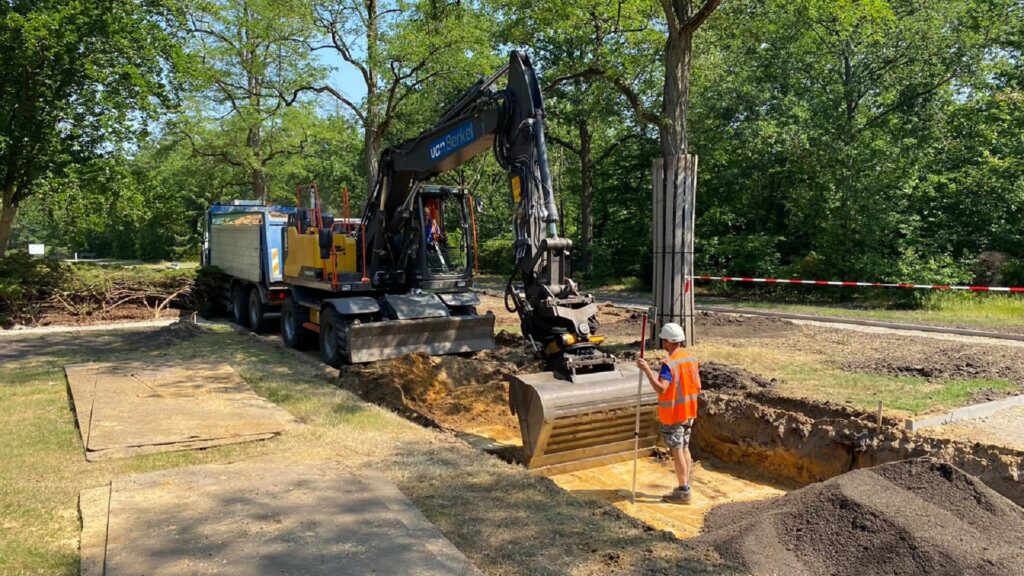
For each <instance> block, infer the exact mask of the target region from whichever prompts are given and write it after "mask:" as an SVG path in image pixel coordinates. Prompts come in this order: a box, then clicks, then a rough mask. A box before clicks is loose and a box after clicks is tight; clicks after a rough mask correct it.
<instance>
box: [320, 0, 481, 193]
mask: <svg viewBox="0 0 1024 576" xmlns="http://www.w3.org/2000/svg"><path fill="white" fill-rule="evenodd" d="M313 4H314V8H313V10H314V13H315V20H316V24H317V27H318V28H319V29H320V32H321V35H322V38H321V39H320V41H319V42H318V43H310V44H309V47H310V48H311V49H312V50H315V51H320V50H326V51H329V52H333V53H335V54H336V55H337V56H339V57H340V58H341V59H342V60H343V61H344V62H345V63H346V65H348V66H352V67H353V68H355V69H356V70H357V71H358V74H359V78H360V81H361V83H362V88H363V89H364V90H365V93H366V95H365V97H364V98H363V99H362V100H357V99H354V98H352V97H351V96H350V92H349V91H348V90H347V89H346V87H344V86H334V85H329V84H311V85H308V86H306V87H304V90H312V91H315V92H318V93H321V94H329V95H331V96H332V97H333V98H334V99H336V100H337V101H338V102H339V103H341V104H342V105H343V106H345V107H346V108H347V109H348V110H349V111H350V112H351V114H352V115H353V116H354V117H355V119H356V120H357V122H358V123H359V124H360V125H361V126H362V129H363V158H364V162H365V165H366V175H367V185H368V187H372V186H373V184H374V182H376V180H377V168H378V163H379V159H380V153H381V150H382V149H383V146H384V144H385V142H387V141H388V139H389V138H391V131H392V130H393V128H394V127H395V124H396V123H397V122H398V119H399V117H400V115H401V114H402V112H403V111H404V108H406V107H407V106H408V105H409V103H410V101H411V100H412V99H414V97H415V96H416V95H417V94H419V93H422V92H424V91H425V89H427V88H428V87H429V86H428V84H431V83H433V84H438V83H446V82H447V83H455V84H456V85H459V84H460V83H461V80H463V79H464V78H465V77H466V75H467V73H483V71H485V70H487V68H488V67H489V65H490V64H491V63H492V62H493V60H490V59H488V55H489V54H490V52H491V42H492V40H491V38H490V36H489V34H488V33H487V31H488V29H489V24H488V22H489V19H488V17H487V16H486V15H485V14H483V13H482V12H480V11H478V10H476V8H475V7H474V6H472V5H471V4H470V3H463V2H436V1H433V0H414V1H411V2H407V1H402V0H314V2H313ZM421 128H422V126H421Z"/></svg>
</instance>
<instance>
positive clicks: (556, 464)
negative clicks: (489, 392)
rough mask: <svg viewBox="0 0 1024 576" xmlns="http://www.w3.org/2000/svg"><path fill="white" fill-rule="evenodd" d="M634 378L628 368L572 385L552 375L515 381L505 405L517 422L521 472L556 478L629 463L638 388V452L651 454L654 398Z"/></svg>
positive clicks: (636, 373)
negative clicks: (576, 471)
mask: <svg viewBox="0 0 1024 576" xmlns="http://www.w3.org/2000/svg"><path fill="white" fill-rule="evenodd" d="M639 378H640V371H639V369H637V368H636V367H635V366H632V365H629V364H616V365H615V369H614V370H612V371H610V372H603V373H596V374H588V375H586V377H585V378H579V379H577V381H576V382H572V381H569V380H565V379H561V378H559V377H558V376H557V375H556V374H555V373H554V372H540V373H536V374H525V375H521V376H517V377H516V378H515V379H514V380H513V382H512V384H511V385H510V387H509V404H510V406H511V407H512V410H513V412H514V413H515V414H516V415H517V416H518V418H519V429H520V432H521V433H522V436H523V459H524V462H525V464H526V467H527V468H530V469H532V470H536V471H537V472H540V473H543V474H559V473H563V472H570V471H573V470H581V469H585V468H591V467H594V466H601V465H604V464H610V463H612V462H619V461H623V460H628V459H630V458H632V457H633V447H634V430H635V427H636V410H637V390H638V387H639V390H640V406H641V408H640V413H641V419H640V436H639V450H640V453H641V455H644V454H649V453H651V452H652V451H653V449H654V445H655V443H656V441H657V437H658V428H657V411H656V407H657V395H655V393H654V392H653V391H652V390H651V389H650V387H648V386H645V385H643V382H641V381H640V380H639Z"/></svg>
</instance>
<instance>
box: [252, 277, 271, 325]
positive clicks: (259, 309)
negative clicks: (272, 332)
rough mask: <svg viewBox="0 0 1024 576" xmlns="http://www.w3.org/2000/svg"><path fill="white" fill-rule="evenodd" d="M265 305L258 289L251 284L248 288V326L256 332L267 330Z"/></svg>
mask: <svg viewBox="0 0 1024 576" xmlns="http://www.w3.org/2000/svg"><path fill="white" fill-rule="evenodd" d="M267 324H268V322H267V307H266V305H265V304H263V300H261V299H260V289H259V288H257V287H255V286H253V287H252V288H251V289H250V290H249V327H250V328H252V331H253V332H256V333H257V334H260V333H263V332H266V331H267Z"/></svg>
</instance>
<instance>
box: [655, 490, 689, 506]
mask: <svg viewBox="0 0 1024 576" xmlns="http://www.w3.org/2000/svg"><path fill="white" fill-rule="evenodd" d="M661 500H662V501H663V502H668V503H670V504H689V503H690V491H689V490H683V489H682V488H676V489H675V490H673V491H671V492H669V493H668V494H665V495H664V496H662V497H661Z"/></svg>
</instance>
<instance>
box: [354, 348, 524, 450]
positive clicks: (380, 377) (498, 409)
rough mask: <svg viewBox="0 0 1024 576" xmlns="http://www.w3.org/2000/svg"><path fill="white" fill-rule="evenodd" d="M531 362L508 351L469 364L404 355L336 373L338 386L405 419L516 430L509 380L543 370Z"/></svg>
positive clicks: (515, 350)
mask: <svg viewBox="0 0 1024 576" xmlns="http://www.w3.org/2000/svg"><path fill="white" fill-rule="evenodd" d="M509 359H511V361H510V360H509ZM532 362H533V360H532V357H531V356H530V355H528V354H526V353H525V349H524V350H520V349H519V348H516V347H513V346H507V347H506V346H502V347H500V348H499V349H498V350H496V351H494V352H480V353H477V354H475V355H474V356H473V357H472V358H462V357H459V356H435V357H429V356H427V355H425V354H408V355H406V356H402V357H400V358H394V359H391V360H383V361H380V362H373V363H370V364H362V365H356V366H351V367H347V368H345V369H344V370H342V371H341V381H340V384H341V386H342V387H343V388H346V389H349V390H353V391H355V392H357V393H359V394H360V395H361V396H362V397H364V398H366V399H368V400H370V401H373V402H376V403H378V404H383V405H386V406H389V407H391V408H393V409H396V410H398V411H400V412H404V411H406V410H411V411H412V413H413V414H407V415H412V416H419V417H426V418H427V419H428V420H429V421H431V422H432V423H434V424H438V425H441V426H445V427H451V428H455V429H460V430H465V429H467V428H470V427H474V426H504V427H507V428H508V429H509V430H518V422H517V421H516V419H515V416H513V415H512V414H511V412H510V411H509V409H508V400H507V398H508V378H509V377H510V376H511V375H513V374H515V373H516V372H518V371H519V370H524V371H526V372H535V371H538V370H541V369H542V368H541V367H540V366H532V364H531V363H532ZM414 419H416V420H420V418H414Z"/></svg>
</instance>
